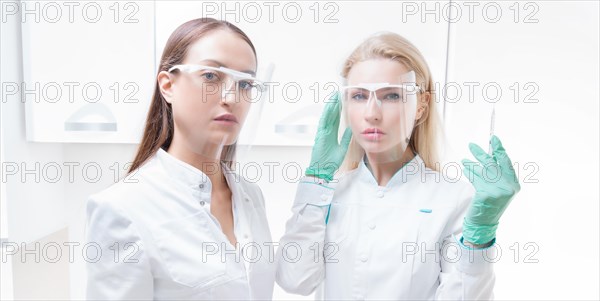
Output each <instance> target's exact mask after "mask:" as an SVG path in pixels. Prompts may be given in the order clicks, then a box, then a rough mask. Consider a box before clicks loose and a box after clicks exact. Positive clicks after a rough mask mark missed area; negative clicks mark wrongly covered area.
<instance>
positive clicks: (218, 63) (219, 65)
mask: <svg viewBox="0 0 600 301" xmlns="http://www.w3.org/2000/svg"><path fill="white" fill-rule="evenodd" d="M200 62H201V63H204V62H207V63H211V64H214V65H216V66H217V67H225V68H229V67H227V65H225V64H223V63H221V62H219V61H217V60H213V59H206V60H202V61H200ZM229 69H231V68H229ZM234 70H235V69H234ZM240 72H244V73H248V74H250V75H252V76H256V72H254V71H252V70H244V71H240Z"/></svg>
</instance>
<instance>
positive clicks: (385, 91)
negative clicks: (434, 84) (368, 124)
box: [341, 83, 422, 107]
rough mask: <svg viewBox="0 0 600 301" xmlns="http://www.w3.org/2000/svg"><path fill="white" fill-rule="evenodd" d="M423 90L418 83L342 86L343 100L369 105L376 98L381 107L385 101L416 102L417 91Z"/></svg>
mask: <svg viewBox="0 0 600 301" xmlns="http://www.w3.org/2000/svg"><path fill="white" fill-rule="evenodd" d="M421 91H422V90H421V87H419V86H418V85H416V84H400V85H394V84H390V83H363V84H359V85H354V86H343V87H342V88H341V92H342V101H346V102H353V103H357V104H360V103H362V104H367V105H368V104H369V103H370V102H371V101H373V100H375V103H376V104H377V105H378V106H379V107H381V106H382V105H383V104H384V103H385V104H394V103H399V102H403V103H409V102H414V101H416V99H417V93H420V92H421Z"/></svg>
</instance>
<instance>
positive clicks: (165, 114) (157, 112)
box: [128, 18, 256, 173]
mask: <svg viewBox="0 0 600 301" xmlns="http://www.w3.org/2000/svg"><path fill="white" fill-rule="evenodd" d="M217 29H226V30H231V31H232V32H234V33H236V34H238V35H239V36H240V37H241V38H242V39H243V40H244V41H246V43H248V45H250V47H251V48H252V51H253V52H254V56H255V57H256V49H255V48H254V45H253V44H252V41H250V38H249V37H248V36H247V35H246V34H245V33H244V32H243V31H242V30H241V29H239V28H238V27H237V26H235V25H233V24H231V23H229V22H227V21H222V20H216V19H212V18H199V19H194V20H191V21H188V22H185V23H183V24H181V25H180V26H179V27H177V29H175V31H174V32H173V33H172V34H171V36H170V37H169V40H168V41H167V44H166V45H165V49H164V50H163V54H162V57H161V59H160V66H159V68H158V71H157V77H158V74H159V73H160V72H161V71H168V70H169V68H171V67H172V66H174V65H177V64H181V63H182V61H183V60H184V59H185V56H186V54H187V52H188V48H189V47H190V45H192V44H193V43H195V42H196V41H197V40H199V39H200V38H202V37H203V36H205V35H207V34H208V33H210V32H212V31H214V30H217ZM173 131H174V127H173V111H172V110H171V104H169V103H168V102H167V101H166V100H165V99H164V97H163V96H162V93H161V92H160V88H159V84H158V81H156V83H155V86H154V94H153V96H152V103H151V104H150V109H149V111H148V116H147V117H146V126H145V128H144V136H143V138H142V142H141V143H140V145H139V148H138V151H137V154H136V156H135V159H134V160H133V163H132V164H131V167H130V168H129V171H128V173H131V172H132V171H134V170H136V169H137V168H139V167H140V166H141V165H142V164H144V162H146V161H147V160H148V159H149V158H150V157H152V156H153V155H154V154H155V153H156V151H158V149H159V148H163V149H164V150H167V149H168V148H169V145H171V141H172V140H173ZM235 148H236V144H235V143H234V144H232V145H227V146H225V147H224V148H223V152H222V153H221V161H223V162H225V163H226V164H228V165H229V167H231V166H232V164H233V160H234V158H235Z"/></svg>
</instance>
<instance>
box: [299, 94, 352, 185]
mask: <svg viewBox="0 0 600 301" xmlns="http://www.w3.org/2000/svg"><path fill="white" fill-rule="evenodd" d="M329 100H330V102H328V103H327V104H326V105H325V110H323V114H322V115H321V119H320V120H319V128H318V129H317V136H316V137H315V144H314V145H313V148H312V154H311V157H310V167H309V168H307V169H306V172H305V174H306V175H307V176H313V177H317V178H320V179H324V180H327V181H331V180H333V174H335V172H336V171H337V170H338V168H339V167H340V165H341V164H342V162H343V161H344V157H345V156H346V151H348V145H349V144H350V139H351V138H352V131H351V130H350V128H347V129H346V130H345V131H344V135H343V136H342V141H341V142H340V143H338V128H339V126H340V111H341V107H342V106H341V104H340V97H339V94H337V93H336V94H335V95H334V96H332V97H331V98H330V99H329Z"/></svg>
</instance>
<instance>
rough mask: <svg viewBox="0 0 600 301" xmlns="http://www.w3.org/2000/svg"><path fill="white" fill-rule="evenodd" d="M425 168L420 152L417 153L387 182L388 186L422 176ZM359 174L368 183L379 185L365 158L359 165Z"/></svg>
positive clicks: (401, 183) (397, 184) (361, 179)
mask: <svg viewBox="0 0 600 301" xmlns="http://www.w3.org/2000/svg"><path fill="white" fill-rule="evenodd" d="M424 169H425V162H424V161H423V159H421V157H420V156H419V154H416V155H415V157H414V158H413V159H412V160H410V161H409V162H408V163H406V164H405V165H404V166H403V167H402V168H400V170H398V171H397V172H396V173H395V174H394V175H393V176H392V178H391V179H390V180H389V181H388V183H387V184H386V186H385V187H386V188H388V187H394V186H400V185H403V184H404V183H406V182H408V181H410V180H411V179H414V178H418V177H420V175H421V173H422V172H423V170H424ZM358 176H359V178H360V181H362V182H364V183H367V184H369V185H375V186H378V183H377V180H375V177H374V176H373V174H372V173H371V171H370V170H369V168H368V167H367V165H366V163H365V161H364V160H361V161H360V163H359V165H358Z"/></svg>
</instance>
